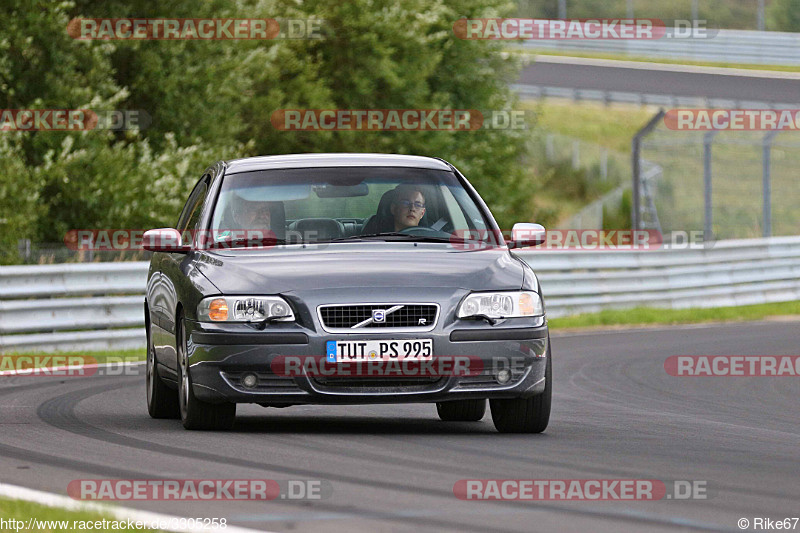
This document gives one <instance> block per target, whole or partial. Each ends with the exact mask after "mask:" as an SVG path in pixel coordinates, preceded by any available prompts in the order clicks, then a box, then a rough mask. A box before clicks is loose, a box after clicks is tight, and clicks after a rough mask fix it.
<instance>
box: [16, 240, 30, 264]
mask: <svg viewBox="0 0 800 533" xmlns="http://www.w3.org/2000/svg"><path fill="white" fill-rule="evenodd" d="M17 249H18V250H19V255H20V257H21V258H22V259H24V260H25V261H27V260H29V259H30V258H31V240H30V239H20V240H19V241H17Z"/></svg>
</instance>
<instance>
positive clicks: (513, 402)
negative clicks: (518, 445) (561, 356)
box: [489, 337, 553, 433]
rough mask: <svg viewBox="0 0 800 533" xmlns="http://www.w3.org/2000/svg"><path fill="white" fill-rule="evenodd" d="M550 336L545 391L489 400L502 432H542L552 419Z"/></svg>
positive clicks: (496, 423)
mask: <svg viewBox="0 0 800 533" xmlns="http://www.w3.org/2000/svg"><path fill="white" fill-rule="evenodd" d="M550 353H551V352H550V337H548V338H547V363H546V366H545V371H544V382H545V384H544V391H543V392H542V393H541V394H537V395H536V396H532V397H530V398H513V399H510V400H489V406H490V407H491V410H492V422H494V427H495V428H497V431H499V432H500V433H541V432H542V431H544V430H545V428H547V423H548V422H549V421H550V402H551V399H552V397H553V368H552V364H553V362H552V357H551V356H550Z"/></svg>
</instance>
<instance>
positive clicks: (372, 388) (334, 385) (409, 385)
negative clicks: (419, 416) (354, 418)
mask: <svg viewBox="0 0 800 533" xmlns="http://www.w3.org/2000/svg"><path fill="white" fill-rule="evenodd" d="M313 382H314V383H315V384H317V385H318V386H319V387H321V388H322V389H323V390H329V391H337V392H350V393H353V394H376V393H378V394H391V393H397V394H401V393H409V392H432V391H434V390H438V389H440V388H441V387H442V386H443V385H444V384H445V383H446V382H447V378H441V377H418V378H411V377H408V378H400V379H398V378H344V377H342V378H336V377H333V378H332V377H322V376H317V377H314V378H313Z"/></svg>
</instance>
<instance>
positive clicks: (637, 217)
mask: <svg viewBox="0 0 800 533" xmlns="http://www.w3.org/2000/svg"><path fill="white" fill-rule="evenodd" d="M664 115H665V113H664V110H663V109H660V110H659V111H658V113H656V114H655V116H654V117H653V118H651V119H650V121H649V122H648V123H647V124H645V125H644V127H643V128H642V129H640V130H639V131H638V132H636V135H634V136H633V140H632V141H631V158H632V167H633V168H632V174H633V209H632V210H631V227H632V228H633V229H634V230H639V229H642V211H641V195H642V187H641V183H642V159H641V151H642V139H643V138H644V136H645V135H647V134H648V133H650V132H651V131H652V130H653V129H654V128H655V127H656V125H657V124H658V121H659V120H661V119H662V118H664Z"/></svg>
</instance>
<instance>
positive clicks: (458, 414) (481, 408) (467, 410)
mask: <svg viewBox="0 0 800 533" xmlns="http://www.w3.org/2000/svg"><path fill="white" fill-rule="evenodd" d="M436 411H437V412H438V413H439V418H441V419H442V420H444V421H445V422H477V421H478V420H480V419H482V418H483V415H484V414H486V400H485V399H480V400H455V401H452V402H436Z"/></svg>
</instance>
